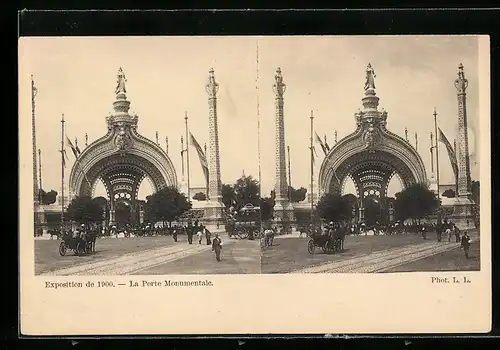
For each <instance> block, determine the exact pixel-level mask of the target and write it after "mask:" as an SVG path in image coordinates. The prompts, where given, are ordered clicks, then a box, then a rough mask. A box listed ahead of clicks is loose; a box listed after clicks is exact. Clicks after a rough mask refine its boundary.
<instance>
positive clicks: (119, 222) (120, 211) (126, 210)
mask: <svg viewBox="0 0 500 350" xmlns="http://www.w3.org/2000/svg"><path fill="white" fill-rule="evenodd" d="M131 209H132V208H130V204H129V203H128V202H125V201H119V202H117V203H116V204H115V221H116V226H117V227H118V228H119V229H121V228H123V227H125V226H126V225H127V224H130V223H131V221H132V211H131Z"/></svg>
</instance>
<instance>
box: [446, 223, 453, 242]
mask: <svg viewBox="0 0 500 350" xmlns="http://www.w3.org/2000/svg"><path fill="white" fill-rule="evenodd" d="M451 225H452V224H451V222H446V226H445V227H446V234H447V235H448V242H451V235H452V233H451Z"/></svg>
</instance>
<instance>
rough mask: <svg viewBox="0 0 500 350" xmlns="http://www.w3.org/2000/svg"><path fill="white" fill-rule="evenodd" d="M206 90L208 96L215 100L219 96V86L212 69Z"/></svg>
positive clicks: (209, 72)
mask: <svg viewBox="0 0 500 350" xmlns="http://www.w3.org/2000/svg"><path fill="white" fill-rule="evenodd" d="M205 90H206V91H207V93H208V96H209V97H211V98H213V97H215V96H216V95H217V92H218V91H219V84H217V82H216V81H215V75H214V69H213V68H210V70H209V71H208V83H207V85H205Z"/></svg>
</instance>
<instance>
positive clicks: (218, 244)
mask: <svg viewBox="0 0 500 350" xmlns="http://www.w3.org/2000/svg"><path fill="white" fill-rule="evenodd" d="M221 250H222V239H221V238H220V236H219V234H218V233H217V232H216V233H215V237H214V239H213V241H212V251H213V252H215V259H216V260H217V261H220V260H221V258H220V253H221Z"/></svg>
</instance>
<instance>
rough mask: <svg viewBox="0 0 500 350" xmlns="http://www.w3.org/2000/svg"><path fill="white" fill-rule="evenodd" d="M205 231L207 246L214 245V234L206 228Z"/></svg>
mask: <svg viewBox="0 0 500 350" xmlns="http://www.w3.org/2000/svg"><path fill="white" fill-rule="evenodd" d="M203 230H204V231H205V239H206V240H207V245H210V244H212V239H211V238H212V233H211V232H210V231H209V230H208V229H207V228H206V227H203Z"/></svg>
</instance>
